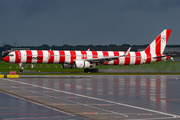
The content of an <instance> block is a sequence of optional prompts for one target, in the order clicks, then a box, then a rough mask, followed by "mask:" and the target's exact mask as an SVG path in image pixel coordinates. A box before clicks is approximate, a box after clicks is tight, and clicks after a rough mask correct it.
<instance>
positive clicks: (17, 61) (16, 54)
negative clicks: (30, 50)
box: [15, 51, 21, 63]
mask: <svg viewBox="0 0 180 120" xmlns="http://www.w3.org/2000/svg"><path fill="white" fill-rule="evenodd" d="M15 56H16V59H15V63H20V62H21V59H20V58H21V52H20V51H15Z"/></svg>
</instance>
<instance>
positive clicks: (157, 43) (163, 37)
mask: <svg viewBox="0 0 180 120" xmlns="http://www.w3.org/2000/svg"><path fill="white" fill-rule="evenodd" d="M170 33H171V30H170V29H165V30H163V31H162V32H161V34H160V35H159V36H158V37H157V38H156V39H155V40H154V41H153V42H152V43H151V44H150V45H149V46H148V47H147V48H146V49H145V53H146V54H151V55H152V54H159V55H161V54H163V52H164V49H165V47H166V44H167V41H168V39H169V36H170Z"/></svg>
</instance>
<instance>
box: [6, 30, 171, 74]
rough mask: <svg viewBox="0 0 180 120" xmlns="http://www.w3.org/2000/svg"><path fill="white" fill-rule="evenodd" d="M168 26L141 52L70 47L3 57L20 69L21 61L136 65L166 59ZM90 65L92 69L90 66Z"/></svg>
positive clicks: (81, 65) (71, 65)
mask: <svg viewBox="0 0 180 120" xmlns="http://www.w3.org/2000/svg"><path fill="white" fill-rule="evenodd" d="M170 33H171V29H164V30H163V31H162V32H161V34H159V36H158V37H157V38H156V39H155V40H154V41H153V42H152V43H151V44H150V45H149V46H148V47H147V48H146V49H145V50H143V51H140V52H130V49H131V47H130V48H129V49H128V50H127V51H90V49H88V50H87V51H69V50H63V51H59V50H18V51H14V52H10V53H9V54H8V55H7V56H6V57H4V58H3V61H4V62H9V63H18V64H19V65H20V68H21V69H20V72H23V66H22V64H24V63H40V64H41V63H48V64H50V63H56V64H62V68H66V69H71V68H81V69H84V72H99V69H98V68H96V65H139V64H146V63H151V62H157V61H161V60H166V59H168V58H169V57H170V56H166V55H165V54H163V51H164V49H165V46H166V44H167V41H168V39H169V36H170ZM90 68H92V69H90Z"/></svg>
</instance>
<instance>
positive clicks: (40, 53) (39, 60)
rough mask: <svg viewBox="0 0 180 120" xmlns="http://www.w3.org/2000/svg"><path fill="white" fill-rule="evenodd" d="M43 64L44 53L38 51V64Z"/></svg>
mask: <svg viewBox="0 0 180 120" xmlns="http://www.w3.org/2000/svg"><path fill="white" fill-rule="evenodd" d="M42 62H43V52H42V51H40V50H38V51H37V63H42Z"/></svg>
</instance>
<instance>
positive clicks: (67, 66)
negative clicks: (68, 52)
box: [61, 63, 74, 69]
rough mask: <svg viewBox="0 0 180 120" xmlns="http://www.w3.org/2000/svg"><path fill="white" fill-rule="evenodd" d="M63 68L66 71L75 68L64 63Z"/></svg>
mask: <svg viewBox="0 0 180 120" xmlns="http://www.w3.org/2000/svg"><path fill="white" fill-rule="evenodd" d="M61 67H62V68H65V69H71V68H74V65H71V64H66V63H63V64H61Z"/></svg>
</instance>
